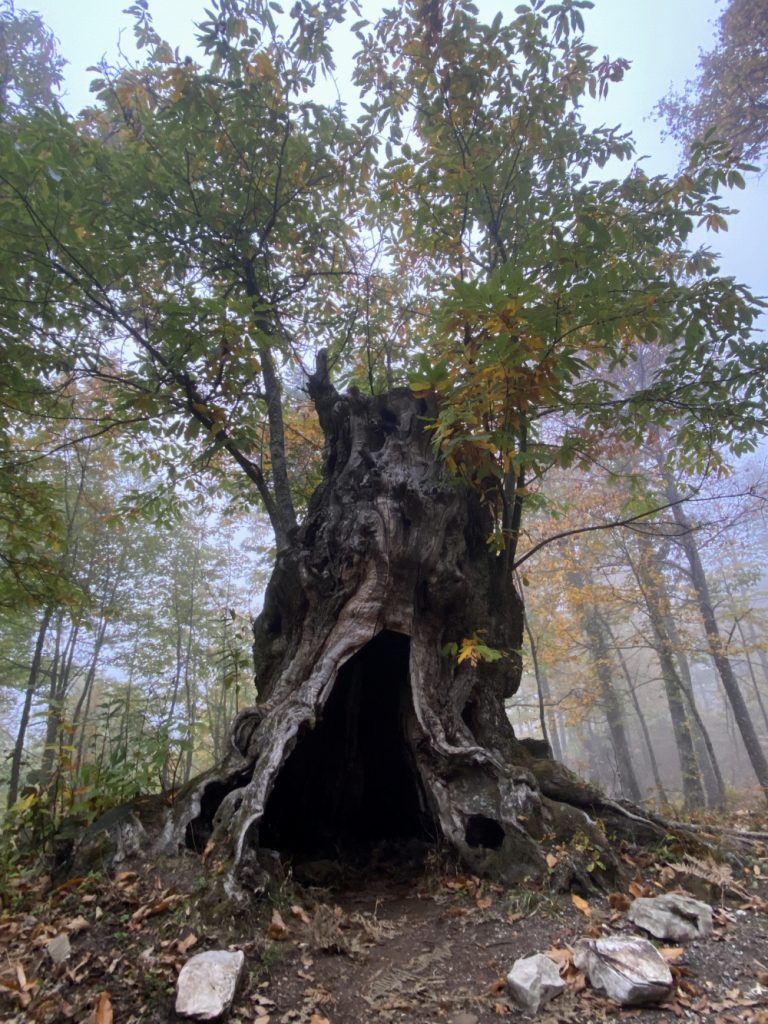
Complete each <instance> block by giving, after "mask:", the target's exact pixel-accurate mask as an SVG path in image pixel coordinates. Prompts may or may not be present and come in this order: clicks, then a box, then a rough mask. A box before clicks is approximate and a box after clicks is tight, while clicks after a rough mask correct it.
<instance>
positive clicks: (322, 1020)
mask: <svg viewBox="0 0 768 1024" xmlns="http://www.w3.org/2000/svg"><path fill="white" fill-rule="evenodd" d="M309 1024H331V1022H330V1021H329V1020H328V1018H327V1017H321V1016H320V1014H319V1013H313V1014H312V1016H311V1017H310V1018H309Z"/></svg>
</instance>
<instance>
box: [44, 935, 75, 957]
mask: <svg viewBox="0 0 768 1024" xmlns="http://www.w3.org/2000/svg"><path fill="white" fill-rule="evenodd" d="M45 951H46V953H47V954H48V956H49V957H50V958H51V960H53V962H54V963H55V964H62V963H64V961H65V960H66V959H67V957H68V956H69V955H70V954H71V952H72V946H71V945H70V942H69V936H68V935H66V934H65V933H64V932H61V934H60V935H57V936H56V938H54V939H51V941H50V942H46V944H45Z"/></svg>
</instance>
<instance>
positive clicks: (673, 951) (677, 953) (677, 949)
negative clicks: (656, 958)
mask: <svg viewBox="0 0 768 1024" xmlns="http://www.w3.org/2000/svg"><path fill="white" fill-rule="evenodd" d="M659 952H660V953H661V955H662V956H663V957H664V959H665V960H666V961H668V962H669V961H672V960H678V959H679V958H680V957H681V956H682V955H683V953H684V952H685V950H684V949H683V947H682V946H660V947H659Z"/></svg>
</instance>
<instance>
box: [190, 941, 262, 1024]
mask: <svg viewBox="0 0 768 1024" xmlns="http://www.w3.org/2000/svg"><path fill="white" fill-rule="evenodd" d="M244 963H245V955H244V954H243V953H242V951H241V950H238V951H237V952H236V953H229V952H227V951H226V950H222V949H215V950H209V951H208V952H207V953H198V954H197V955H196V956H193V957H192V958H191V959H189V960H187V962H186V963H185V964H184V966H183V967H182V969H181V972H180V974H179V978H178V981H177V982H176V1013H178V1014H180V1015H181V1016H182V1017H192V1018H193V1019H194V1020H218V1019H219V1018H220V1017H223V1016H224V1014H226V1013H227V1011H228V1010H229V1009H230V1007H231V1006H232V1003H233V1001H234V998H235V992H236V991H237V985H238V982H239V981H240V977H241V975H242V973H243V964H244Z"/></svg>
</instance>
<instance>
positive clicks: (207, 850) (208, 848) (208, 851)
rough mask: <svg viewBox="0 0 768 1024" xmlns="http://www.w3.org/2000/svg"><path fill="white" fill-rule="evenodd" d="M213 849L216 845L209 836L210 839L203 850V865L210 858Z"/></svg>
mask: <svg viewBox="0 0 768 1024" xmlns="http://www.w3.org/2000/svg"><path fill="white" fill-rule="evenodd" d="M215 848H216V843H214V841H213V836H211V838H210V839H209V840H208V842H207V843H206V844H205V849H204V850H203V864H205V862H206V861H207V860H208V858H209V857H210V856H211V854H212V853H213V851H214V849H215Z"/></svg>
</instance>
